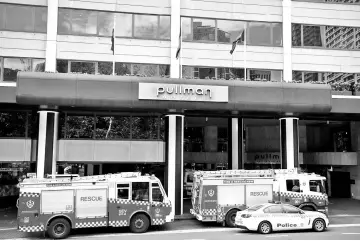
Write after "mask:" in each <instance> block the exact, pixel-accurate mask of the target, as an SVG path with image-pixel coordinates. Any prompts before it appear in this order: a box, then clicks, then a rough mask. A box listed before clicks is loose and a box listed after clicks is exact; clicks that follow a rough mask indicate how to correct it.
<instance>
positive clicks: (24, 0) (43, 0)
mask: <svg viewBox="0 0 360 241" xmlns="http://www.w3.org/2000/svg"><path fill="white" fill-rule="evenodd" d="M47 1H48V0H0V3H13V4H26V5H38V6H47Z"/></svg>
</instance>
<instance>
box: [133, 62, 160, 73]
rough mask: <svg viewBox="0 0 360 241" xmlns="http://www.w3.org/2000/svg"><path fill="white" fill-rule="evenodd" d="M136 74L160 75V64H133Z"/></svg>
mask: <svg viewBox="0 0 360 241" xmlns="http://www.w3.org/2000/svg"><path fill="white" fill-rule="evenodd" d="M133 74H134V75H145V76H158V65H155V64H133Z"/></svg>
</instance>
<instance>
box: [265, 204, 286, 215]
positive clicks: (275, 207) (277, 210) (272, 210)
mask: <svg viewBox="0 0 360 241" xmlns="http://www.w3.org/2000/svg"><path fill="white" fill-rule="evenodd" d="M264 212H266V213H283V210H282V207H281V205H273V206H270V207H268V208H266V211H265V210H264Z"/></svg>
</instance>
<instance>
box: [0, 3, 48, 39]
mask: <svg viewBox="0 0 360 241" xmlns="http://www.w3.org/2000/svg"><path fill="white" fill-rule="evenodd" d="M46 29H47V8H46V7H38V6H24V5H13V4H0V30H9V31H18V32H30V33H46Z"/></svg>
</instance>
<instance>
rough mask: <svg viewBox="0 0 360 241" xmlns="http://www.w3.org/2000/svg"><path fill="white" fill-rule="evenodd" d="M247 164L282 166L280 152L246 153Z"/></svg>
mask: <svg viewBox="0 0 360 241" xmlns="http://www.w3.org/2000/svg"><path fill="white" fill-rule="evenodd" d="M245 163H249V164H250V163H252V164H281V161H280V153H279V152H258V153H257V152H254V153H246V158H245Z"/></svg>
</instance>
